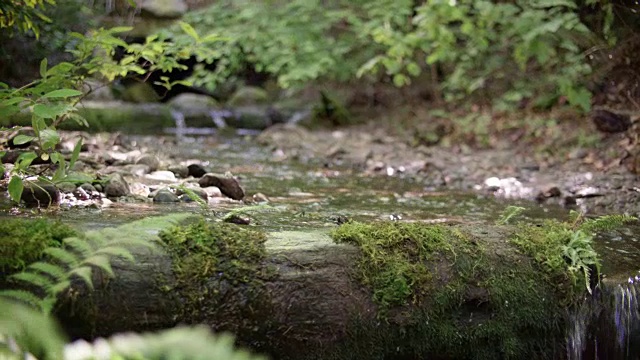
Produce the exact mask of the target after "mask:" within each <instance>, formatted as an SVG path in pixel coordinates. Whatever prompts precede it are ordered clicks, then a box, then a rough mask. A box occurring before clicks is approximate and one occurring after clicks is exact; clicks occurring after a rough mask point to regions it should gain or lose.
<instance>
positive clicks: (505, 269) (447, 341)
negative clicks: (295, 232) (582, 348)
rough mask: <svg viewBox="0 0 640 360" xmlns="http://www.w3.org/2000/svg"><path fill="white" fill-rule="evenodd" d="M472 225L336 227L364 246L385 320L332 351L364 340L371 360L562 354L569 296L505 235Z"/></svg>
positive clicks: (342, 237) (366, 324)
mask: <svg viewBox="0 0 640 360" xmlns="http://www.w3.org/2000/svg"><path fill="white" fill-rule="evenodd" d="M471 230H472V229H465V228H462V229H457V228H453V227H450V226H446V225H427V224H420V223H397V222H383V223H376V224H362V223H357V222H351V223H347V224H344V225H342V226H341V227H339V228H338V229H336V230H335V231H334V232H333V233H332V236H333V238H334V240H336V241H338V242H348V243H352V244H354V245H356V246H358V247H359V248H360V249H361V250H362V257H361V258H360V260H359V262H358V263H357V269H356V271H355V274H356V277H357V278H358V279H359V280H360V281H361V282H362V283H363V284H365V285H367V286H368V287H370V288H371V292H372V296H373V300H374V301H375V302H376V303H377V304H378V305H379V307H380V314H379V315H381V316H382V317H383V319H384V320H385V321H383V322H382V324H383V325H382V326H381V325H380V323H376V322H374V321H372V320H368V321H364V320H355V324H354V325H353V326H354V327H359V328H361V329H362V330H361V331H355V332H354V333H353V334H351V339H350V341H349V345H346V346H345V348H343V349H341V350H336V351H340V354H339V355H336V354H324V355H326V356H329V357H328V358H331V357H334V358H340V359H350V358H352V357H349V356H348V355H347V354H348V353H350V352H354V351H355V350H354V347H357V348H358V349H359V350H358V351H362V352H361V353H358V355H359V358H367V359H369V358H371V359H374V358H380V359H383V358H390V357H395V358H435V359H518V358H522V357H525V356H532V357H534V358H543V359H544V358H549V359H552V358H555V357H556V356H557V355H558V351H560V349H561V347H562V344H563V342H564V324H563V320H564V313H565V311H564V309H565V308H564V307H563V306H562V304H563V303H564V302H562V301H559V300H560V299H564V296H565V294H564V293H563V292H558V289H559V288H558V287H557V286H555V285H552V284H550V283H549V282H547V281H546V280H545V279H544V278H543V277H542V275H543V274H544V272H543V271H542V270H540V269H539V267H538V266H537V262H536V261H534V260H532V259H530V258H528V257H525V256H522V255H520V254H518V253H517V250H516V249H515V248H514V247H513V245H511V244H509V243H508V242H505V241H504V240H505V239H504V238H500V236H502V235H504V234H501V233H497V234H495V235H485V238H482V237H481V238H477V237H476V236H474V235H473V234H472V233H471ZM497 239H499V240H497ZM499 254H501V255H499ZM565 268H566V267H565ZM398 344H404V347H398Z"/></svg>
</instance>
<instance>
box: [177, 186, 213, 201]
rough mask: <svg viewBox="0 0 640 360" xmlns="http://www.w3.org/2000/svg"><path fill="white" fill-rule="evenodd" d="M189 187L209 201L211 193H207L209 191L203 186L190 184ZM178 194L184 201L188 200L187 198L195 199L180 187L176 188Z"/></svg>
mask: <svg viewBox="0 0 640 360" xmlns="http://www.w3.org/2000/svg"><path fill="white" fill-rule="evenodd" d="M187 189H189V190H191V191H193V192H194V193H195V194H196V195H198V196H199V197H200V198H201V199H202V200H204V201H207V199H208V198H209V195H208V194H207V192H206V191H205V190H204V189H203V188H199V187H191V186H189V187H187ZM176 195H178V196H179V197H180V199H181V200H183V201H188V200H186V199H190V200H191V201H193V200H194V199H191V197H190V196H189V194H187V193H186V192H184V191H182V190H181V189H180V188H178V189H177V190H176Z"/></svg>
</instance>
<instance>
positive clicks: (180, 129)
mask: <svg viewBox="0 0 640 360" xmlns="http://www.w3.org/2000/svg"><path fill="white" fill-rule="evenodd" d="M171 117H172V118H173V120H174V121H175V123H176V128H175V133H176V137H177V138H178V140H184V135H185V129H186V128H187V124H186V122H185V121H184V114H183V113H182V112H180V111H178V110H176V109H171Z"/></svg>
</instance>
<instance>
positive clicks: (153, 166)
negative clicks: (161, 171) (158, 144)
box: [135, 154, 160, 171]
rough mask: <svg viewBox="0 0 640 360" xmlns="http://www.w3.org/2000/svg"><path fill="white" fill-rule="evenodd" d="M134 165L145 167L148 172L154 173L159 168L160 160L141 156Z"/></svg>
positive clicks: (150, 156) (153, 156) (146, 155)
mask: <svg viewBox="0 0 640 360" xmlns="http://www.w3.org/2000/svg"><path fill="white" fill-rule="evenodd" d="M135 163H136V164H137V165H147V166H148V167H149V171H156V170H158V168H159V167H160V159H158V157H157V156H155V155H151V154H144V155H141V156H140V157H139V158H137V159H136V161H135Z"/></svg>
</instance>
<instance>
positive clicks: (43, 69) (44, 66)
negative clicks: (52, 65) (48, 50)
mask: <svg viewBox="0 0 640 360" xmlns="http://www.w3.org/2000/svg"><path fill="white" fill-rule="evenodd" d="M40 76H41V77H42V78H43V79H45V80H46V79H47V58H44V59H42V61H40Z"/></svg>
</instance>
